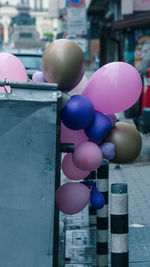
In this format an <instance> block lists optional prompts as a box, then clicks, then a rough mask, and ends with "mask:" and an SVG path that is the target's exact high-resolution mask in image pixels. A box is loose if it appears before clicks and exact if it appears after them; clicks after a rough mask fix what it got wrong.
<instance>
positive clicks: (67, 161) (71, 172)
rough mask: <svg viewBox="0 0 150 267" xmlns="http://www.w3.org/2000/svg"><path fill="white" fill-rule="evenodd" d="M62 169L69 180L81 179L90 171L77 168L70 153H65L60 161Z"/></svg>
mask: <svg viewBox="0 0 150 267" xmlns="http://www.w3.org/2000/svg"><path fill="white" fill-rule="evenodd" d="M62 171H63V173H64V174H65V175H66V177H67V178H69V179H71V180H82V179H84V178H86V177H87V176H88V175H89V174H90V171H84V170H81V169H79V168H77V167H76V166H75V165H74V163H73V161H72V153H67V154H66V155H65V156H64V158H63V161H62Z"/></svg>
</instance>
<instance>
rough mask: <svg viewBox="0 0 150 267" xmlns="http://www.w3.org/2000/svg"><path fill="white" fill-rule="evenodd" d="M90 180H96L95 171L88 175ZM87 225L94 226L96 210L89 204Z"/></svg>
mask: <svg viewBox="0 0 150 267" xmlns="http://www.w3.org/2000/svg"><path fill="white" fill-rule="evenodd" d="M89 179H90V180H96V171H92V172H91V173H90V175H89ZM89 225H90V226H95V225H96V209H95V208H94V207H93V206H92V205H91V204H90V203H89Z"/></svg>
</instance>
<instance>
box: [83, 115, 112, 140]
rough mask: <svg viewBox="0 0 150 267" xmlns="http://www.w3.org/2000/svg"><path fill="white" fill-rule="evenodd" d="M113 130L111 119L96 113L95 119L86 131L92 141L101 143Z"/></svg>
mask: <svg viewBox="0 0 150 267" xmlns="http://www.w3.org/2000/svg"><path fill="white" fill-rule="evenodd" d="M111 128H112V124H111V121H110V119H109V118H108V117H107V116H106V115H104V114H103V113H101V112H98V111H95V114H94V119H93V120H92V122H91V123H90V124H89V125H88V126H87V127H86V128H85V129H84V131H85V133H86V135H87V136H88V137H89V139H90V140H91V141H94V142H96V143H101V142H102V141H103V140H104V138H105V137H106V136H107V135H108V133H109V132H110V130H111Z"/></svg>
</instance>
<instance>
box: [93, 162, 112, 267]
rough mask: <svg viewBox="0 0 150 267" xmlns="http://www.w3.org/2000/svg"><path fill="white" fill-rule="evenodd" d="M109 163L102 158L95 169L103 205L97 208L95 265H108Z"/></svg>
mask: <svg viewBox="0 0 150 267" xmlns="http://www.w3.org/2000/svg"><path fill="white" fill-rule="evenodd" d="M108 178H109V164H108V161H107V160H103V162H102V165H101V167H100V168H99V169H97V181H96V186H97V189H98V190H99V191H100V192H101V193H102V194H103V195H104V198H105V205H104V207H103V208H102V209H100V210H97V257H96V266H97V267H108V188H109V180H108Z"/></svg>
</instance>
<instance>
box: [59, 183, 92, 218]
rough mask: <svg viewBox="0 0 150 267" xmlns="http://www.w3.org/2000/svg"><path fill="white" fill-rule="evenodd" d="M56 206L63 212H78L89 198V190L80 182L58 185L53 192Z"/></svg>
mask: <svg viewBox="0 0 150 267" xmlns="http://www.w3.org/2000/svg"><path fill="white" fill-rule="evenodd" d="M55 200H56V203H57V205H58V208H59V209H60V210H61V211H62V212H63V213H65V214H75V213H78V212H80V211H81V210H82V209H84V208H85V206H86V205H87V204H88V202H89V200H90V190H89V189H88V187H87V186H86V185H84V184H81V183H76V182H72V183H66V184H63V185H62V186H60V187H59V188H58V189H57V191H56V194H55Z"/></svg>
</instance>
